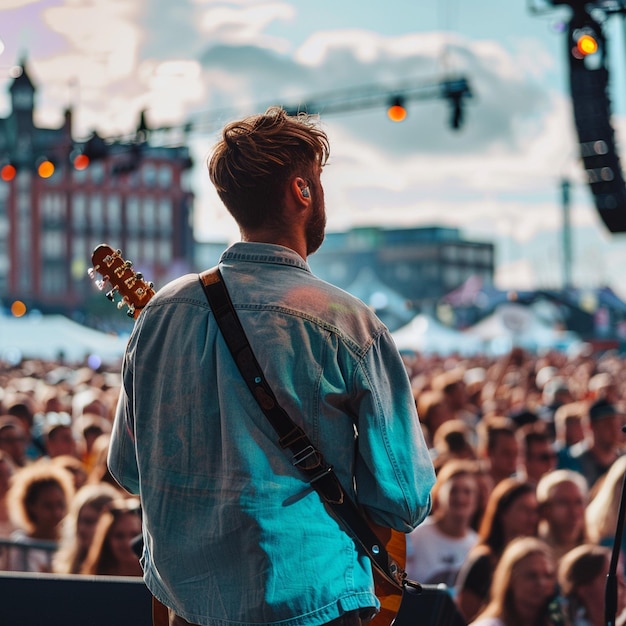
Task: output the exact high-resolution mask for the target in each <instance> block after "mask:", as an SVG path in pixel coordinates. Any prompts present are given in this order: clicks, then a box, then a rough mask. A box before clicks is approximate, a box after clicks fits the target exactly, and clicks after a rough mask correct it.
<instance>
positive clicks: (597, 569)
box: [559, 544, 611, 596]
mask: <svg viewBox="0 0 626 626" xmlns="http://www.w3.org/2000/svg"><path fill="white" fill-rule="evenodd" d="M610 558H611V550H610V549H609V548H606V547H604V546H598V545H593V544H583V545H581V546H577V547H576V548H573V549H572V550H570V551H569V552H567V553H566V554H565V555H564V556H563V557H561V560H560V562H559V586H560V588H561V592H562V593H563V595H565V596H569V595H572V594H574V593H575V592H576V587H578V586H579V585H586V584H588V583H590V582H592V581H593V580H595V579H596V578H597V577H598V576H599V575H600V574H601V573H602V572H603V569H604V566H605V565H606V563H607V562H608V561H609V559H610Z"/></svg>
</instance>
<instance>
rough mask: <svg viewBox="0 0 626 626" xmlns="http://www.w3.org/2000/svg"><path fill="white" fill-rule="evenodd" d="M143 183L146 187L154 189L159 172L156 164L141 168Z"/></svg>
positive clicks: (145, 164) (148, 164)
mask: <svg viewBox="0 0 626 626" xmlns="http://www.w3.org/2000/svg"><path fill="white" fill-rule="evenodd" d="M141 178H142V182H143V184H144V185H145V186H146V187H154V185H155V184H156V180H157V170H156V167H155V166H154V163H144V164H143V167H142V168H141Z"/></svg>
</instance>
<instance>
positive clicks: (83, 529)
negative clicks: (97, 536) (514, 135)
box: [76, 504, 101, 548]
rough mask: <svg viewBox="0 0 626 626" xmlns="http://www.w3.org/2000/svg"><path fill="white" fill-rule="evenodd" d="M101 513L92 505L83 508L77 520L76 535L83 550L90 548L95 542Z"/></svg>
mask: <svg viewBox="0 0 626 626" xmlns="http://www.w3.org/2000/svg"><path fill="white" fill-rule="evenodd" d="M100 514H101V511H100V509H98V508H97V507H95V506H93V505H91V504H85V505H84V506H83V507H81V509H80V512H79V513H78V519H77V520H76V535H77V537H78V542H79V543H80V545H81V546H82V547H83V548H89V546H90V545H91V542H92V540H93V536H94V533H95V531H96V526H97V525H98V520H99V519H100Z"/></svg>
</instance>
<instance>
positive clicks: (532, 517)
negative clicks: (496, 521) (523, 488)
mask: <svg viewBox="0 0 626 626" xmlns="http://www.w3.org/2000/svg"><path fill="white" fill-rule="evenodd" d="M538 523H539V512H538V505H537V497H536V496H535V494H534V493H532V492H530V493H524V494H521V495H520V496H518V497H517V498H515V500H513V502H512V503H511V504H510V506H509V507H508V508H507V510H506V511H504V513H503V514H502V524H503V525H504V531H505V536H506V538H507V541H510V540H511V539H515V537H533V536H535V535H536V534H537V524H538Z"/></svg>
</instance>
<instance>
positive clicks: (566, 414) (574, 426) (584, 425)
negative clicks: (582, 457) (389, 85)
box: [554, 401, 591, 469]
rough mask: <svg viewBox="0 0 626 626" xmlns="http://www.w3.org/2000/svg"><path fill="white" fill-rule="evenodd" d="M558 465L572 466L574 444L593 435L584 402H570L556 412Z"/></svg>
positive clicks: (555, 443) (555, 444)
mask: <svg viewBox="0 0 626 626" xmlns="http://www.w3.org/2000/svg"><path fill="white" fill-rule="evenodd" d="M554 427H555V431H556V432H555V439H554V447H555V450H556V453H557V467H558V468H559V469H567V468H569V467H571V465H572V461H571V460H570V459H571V456H572V446H574V445H576V444H577V443H580V442H581V441H584V440H585V439H587V437H590V436H591V430H590V427H589V419H588V417H587V405H586V404H585V403H584V402H581V401H579V402H569V403H568V404H564V405H563V406H560V407H559V408H558V409H557V410H556V413H555V414H554Z"/></svg>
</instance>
